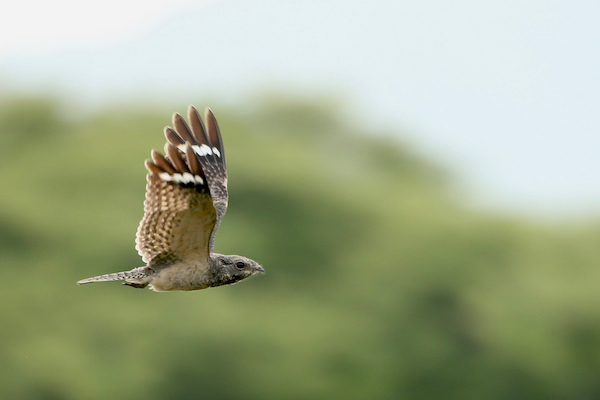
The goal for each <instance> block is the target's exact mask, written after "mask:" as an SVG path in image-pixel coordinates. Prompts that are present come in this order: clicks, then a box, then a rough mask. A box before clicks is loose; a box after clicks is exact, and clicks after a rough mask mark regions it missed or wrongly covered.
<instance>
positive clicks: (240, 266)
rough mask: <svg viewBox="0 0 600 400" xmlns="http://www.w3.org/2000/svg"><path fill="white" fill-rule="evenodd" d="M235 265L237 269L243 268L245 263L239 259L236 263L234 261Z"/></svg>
mask: <svg viewBox="0 0 600 400" xmlns="http://www.w3.org/2000/svg"><path fill="white" fill-rule="evenodd" d="M235 266H236V267H237V268H239V269H243V268H244V267H245V266H246V264H244V263H243V262H241V261H238V262H236V263H235Z"/></svg>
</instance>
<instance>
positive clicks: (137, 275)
mask: <svg viewBox="0 0 600 400" xmlns="http://www.w3.org/2000/svg"><path fill="white" fill-rule="evenodd" d="M147 276H148V273H147V267H140V268H135V269H132V270H131V271H123V272H115V273H112V274H105V275H98V276H93V277H91V278H86V279H82V280H80V281H77V284H78V285H83V284H84V283H93V282H109V281H123V280H127V279H132V280H138V279H142V278H145V277H147Z"/></svg>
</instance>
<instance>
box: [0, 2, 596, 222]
mask: <svg viewBox="0 0 600 400" xmlns="http://www.w3.org/2000/svg"><path fill="white" fill-rule="evenodd" d="M3 10H4V11H5V12H3V13H2V14H1V15H0V82H6V83H10V85H12V86H14V87H22V88H27V89H29V90H38V89H39V90H43V89H44V88H48V87H51V88H54V89H56V88H58V89H59V90H60V91H61V92H62V93H65V94H66V95H68V96H69V97H70V98H71V99H72V100H73V101H75V102H78V103H79V102H82V103H85V102H88V103H90V104H98V103H100V104H101V103H102V102H110V101H112V100H115V99H117V100H122V99H124V98H125V99H127V98H131V99H135V98H136V96H138V95H140V93H141V94H144V95H145V96H149V97H152V96H156V97H157V98H159V97H160V96H167V97H169V98H170V99H172V100H176V101H180V102H181V103H182V106H181V107H180V108H181V109H184V108H185V105H187V103H195V102H197V101H198V99H197V97H198V96H199V95H200V96H201V97H202V99H204V98H206V97H210V96H212V97H213V98H219V99H222V100H225V101H227V100H233V99H239V98H243V95H244V94H246V93H249V92H252V90H256V89H260V88H261V87H268V88H269V89H273V88H279V89H280V90H282V91H290V92H297V93H311V92H312V91H321V92H333V93H338V94H339V95H340V96H343V97H346V98H348V109H349V110H350V111H351V112H354V111H357V110H361V112H360V118H361V123H362V124H363V126H377V127H385V126H387V127H397V128H398V131H399V132H403V134H404V136H403V138H404V139H406V140H408V141H409V142H411V143H415V144H416V145H417V147H418V148H419V149H420V150H421V151H422V152H424V153H425V154H429V155H431V156H432V157H436V158H437V159H440V160H442V162H444V163H446V164H447V165H448V166H449V167H450V168H451V169H453V170H454V171H455V172H456V175H457V176H458V178H459V181H460V182H461V183H462V184H463V187H464V188H466V189H467V190H468V191H470V193H471V197H472V198H473V199H474V202H475V203H477V204H480V205H483V206H491V207H496V208H504V209H512V210H518V211H523V212H535V213H539V214H543V215H561V216H570V215H577V214H580V213H582V212H585V211H593V212H594V213H595V214H596V215H598V212H599V211H600V179H599V175H600V174H599V171H600V159H599V157H598V154H597V153H598V150H599V149H600V112H599V110H600V72H599V71H600V46H599V44H600V23H599V22H598V21H600V3H599V2H595V1H551V0H548V1H516V0H505V1H485V2H482V1H474V0H462V1H461V0H458V1H454V2H447V1H442V0H430V1H419V2H415V1H413V2H402V1H396V0H372V1H369V2H366V1H342V0H321V1H314V0H303V1H278V0H262V1H260V0H257V1H241V0H220V1H219V0H211V1H173V0H171V1H158V0H156V1H143V2H142V1H137V0H122V1H118V2H117V1H114V0H107V1H103V2H102V3H98V4H90V3H85V2H80V1H77V2H75V1H60V0H58V1H53V2H42V1H22V2H13V3H12V4H10V5H5V6H4V7H3ZM6 11H7V12H6ZM205 94H206V96H205ZM197 105H198V106H199V107H202V105H201V104H197Z"/></svg>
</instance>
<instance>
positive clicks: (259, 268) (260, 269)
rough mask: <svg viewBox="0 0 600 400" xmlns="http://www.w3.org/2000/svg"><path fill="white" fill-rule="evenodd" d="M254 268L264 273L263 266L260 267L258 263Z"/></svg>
mask: <svg viewBox="0 0 600 400" xmlns="http://www.w3.org/2000/svg"><path fill="white" fill-rule="evenodd" d="M256 270H257V271H258V272H262V273H263V274H264V273H265V269H264V268H263V267H261V266H260V265H259V266H257V267H256Z"/></svg>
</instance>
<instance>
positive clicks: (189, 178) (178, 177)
mask: <svg viewBox="0 0 600 400" xmlns="http://www.w3.org/2000/svg"><path fill="white" fill-rule="evenodd" d="M158 177H159V178H160V179H162V180H163V181H167V182H177V183H182V184H184V185H185V184H187V183H194V184H198V185H204V179H202V177H201V176H199V175H192V174H190V173H189V172H185V173H183V174H180V173H179V172H177V173H175V174H173V175H171V174H168V173H166V172H163V173H161V174H160V175H159V176H158Z"/></svg>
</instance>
